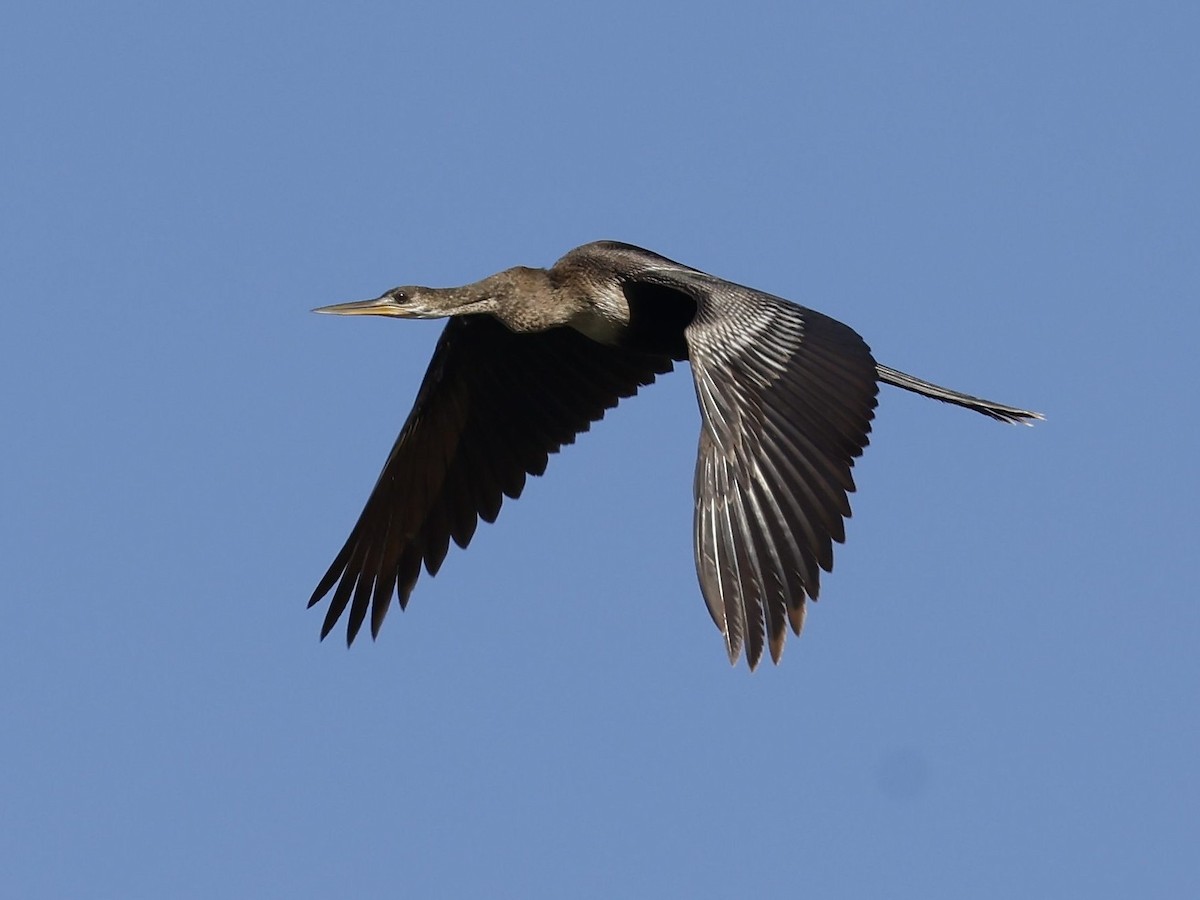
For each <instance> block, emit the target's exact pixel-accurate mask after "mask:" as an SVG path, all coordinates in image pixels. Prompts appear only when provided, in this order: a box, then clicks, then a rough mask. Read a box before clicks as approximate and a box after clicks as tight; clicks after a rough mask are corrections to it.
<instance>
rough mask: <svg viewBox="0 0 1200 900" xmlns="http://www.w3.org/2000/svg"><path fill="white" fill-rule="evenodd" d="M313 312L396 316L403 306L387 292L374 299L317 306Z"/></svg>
mask: <svg viewBox="0 0 1200 900" xmlns="http://www.w3.org/2000/svg"><path fill="white" fill-rule="evenodd" d="M313 312H315V313H327V314H328V315H331V316H398V315H403V308H402V307H401V306H400V304H399V303H397V302H396V301H395V300H393V299H392V298H391V297H389V296H388V295H387V294H384V295H383V296H382V297H376V298H375V299H374V300H355V301H353V302H351V303H334V304H333V305H332V306H318V307H317V308H316V309H314V310H313Z"/></svg>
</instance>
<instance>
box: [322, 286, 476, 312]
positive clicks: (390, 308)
mask: <svg viewBox="0 0 1200 900" xmlns="http://www.w3.org/2000/svg"><path fill="white" fill-rule="evenodd" d="M438 293H439V292H438V291H435V290H433V289H431V288H425V287H419V286H417V285H405V286H403V287H396V288H392V289H391V290H390V291H387V292H385V293H383V294H381V295H380V296H378V297H376V298H375V299H374V300H355V301H353V302H351V303H335V304H333V305H332V306H319V307H317V308H316V309H314V310H313V312H319V313H328V314H329V315H334V316H394V317H396V318H400V319H438V318H441V317H442V316H445V315H449V314H450V313H451V312H452V311H453V310H447V309H446V308H445V305H444V304H441V303H438V302H436V301H437V300H440V299H441V298H440V297H439V296H438Z"/></svg>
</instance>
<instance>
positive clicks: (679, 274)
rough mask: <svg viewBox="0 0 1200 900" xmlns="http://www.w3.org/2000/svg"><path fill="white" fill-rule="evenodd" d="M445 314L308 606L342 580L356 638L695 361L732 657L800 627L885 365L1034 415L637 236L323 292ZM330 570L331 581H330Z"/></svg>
mask: <svg viewBox="0 0 1200 900" xmlns="http://www.w3.org/2000/svg"><path fill="white" fill-rule="evenodd" d="M317 312H322V313H336V314H338V315H379V316H396V317H399V318H410V319H432V318H449V319H450V321H449V323H448V324H447V325H446V328H445V330H444V331H443V332H442V335H441V338H440V340H439V341H438V344H437V349H436V350H435V351H434V354H433V360H432V361H431V362H430V364H429V370H428V372H427V373H426V374H425V380H424V381H423V382H422V384H421V388H420V390H419V391H418V393H417V399H416V403H415V404H414V406H413V409H412V412H411V413H409V416H408V421H407V422H405V424H404V428H403V429H402V430H401V432H400V436H399V437H398V438H397V439H396V443H395V445H394V446H393V447H392V452H391V453H390V454H389V456H388V458H387V462H386V463H384V466H383V472H382V473H381V474H380V476H379V480H378V482H377V483H376V485H375V488H374V490H373V491H372V492H371V496H370V498H369V499H368V500H367V504H366V507H365V508H364V509H363V511H362V515H360V516H359V518H358V522H357V523H356V524H355V526H354V529H353V531H351V533H350V537H349V539H348V540H347V541H346V545H345V546H344V547H343V548H342V550H341V552H340V553H339V554H338V556H337V559H335V560H334V562H333V565H332V566H330V567H329V571H328V572H327V573H326V574H325V577H324V578H322V579H321V583H320V584H319V585H318V586H317V589H316V591H315V592H314V593H313V596H312V599H311V600H310V601H309V606H312V605H314V604H316V603H317V602H318V601H320V600H321V598H322V597H324V596H325V595H326V594H328V593H329V592H330V591H331V590H333V599H332V601H331V603H330V605H329V610H328V612H327V614H326V616H325V622H324V625H323V627H322V629H321V636H322V637H325V636H326V635H327V634H328V633H329V632H330V631H331V630H332V629H333V627H334V625H335V624H336V623H337V621H338V619H339V618H340V617H341V616H342V614H343V613H344V612H345V611H346V609H347V607H349V610H350V615H349V619H348V623H347V629H346V639H347V643H349V642H352V641H353V640H354V638H355V635H357V634H358V631H359V629H360V628H361V626H362V624H363V621H364V620H365V619H366V616H367V612H368V610H369V611H370V613H371V633H372V635H376V634H378V632H379V627H380V625H381V624H382V623H383V618H384V615H385V614H386V613H387V610H388V607H389V606H390V605H391V602H392V597H393V595H395V596H396V597H397V598H398V599H399V602H400V606H401V608H404V607H405V606H406V605H407V604H408V599H409V596H410V595H411V593H412V590H413V587H414V585H416V583H417V578H418V576H419V574H420V570H421V566H422V563H423V564H424V566H425V568H426V569H427V570H428V571H429V574H430V575H435V574H437V571H438V569H439V567H440V566H441V564H442V561H443V559H445V556H446V551H447V549H448V547H449V543H450V539H451V538H453V539H454V542H455V543H456V544H458V545H459V546H460V547H466V546H467V544H468V542H470V540H471V536H472V535H473V534H474V532H475V527H476V524H477V522H478V520H479V519H483V520H484V521H486V522H492V521H494V520H495V519H496V516H497V515H498V514H499V512H500V505H501V503H502V500H503V497H504V496H508V497H512V498H514V499H515V498H516V497H518V496H520V494H521V490H522V488H523V487H524V485H525V478H526V475H541V474H542V473H543V472H544V471H545V469H546V462H547V455H548V454H550V453H554V452H555V451H557V450H559V449H560V448H561V447H562V446H563V445H564V444H570V443H571V442H573V441H574V440H575V436H576V435H577V434H579V433H580V432H582V431H586V430H587V429H588V427H589V426H590V424H591V423H592V422H594V421H596V420H598V419H600V418H601V417H602V416H603V415H604V411H605V410H607V409H609V408H610V407H613V406H615V405H616V404H617V402H618V401H619V400H620V399H621V398H622V397H629V396H632V395H633V394H634V393H636V392H637V390H638V388H639V387H641V386H642V385H646V384H650V383H651V382H652V381H654V378H655V376H657V375H660V374H662V373H664V372H668V371H670V369H671V368H672V366H673V364H674V363H675V362H676V361H679V360H684V359H686V360H688V361H689V362H690V363H691V368H692V375H693V377H694V378H695V382H696V396H697V397H698V399H699V402H700V412H701V415H702V418H703V424H702V426H701V429H700V451H699V458H698V459H697V462H696V476H695V495H696V513H695V551H696V570H697V572H698V574H699V578H700V588H701V591H702V592H703V594H704V600H705V602H706V603H707V604H708V610H709V612H710V613H711V614H712V617H713V621H714V622H716V624H717V627H718V628H719V629H720V630H721V632H722V634H724V636H725V645H726V648H727V649H728V651H729V658H730V661H731V662H734V663H736V662H737V659H738V656H739V654H740V653H741V650H742V647H743V646H745V651H746V660H747V662H748V663H749V665H750V667H751V668H753V667H754V666H755V665H757V664H758V662H759V660H760V659H761V658H762V652H763V647H764V645H765V646H767V647H769V648H770V652H771V658H772V659H773V660H774V661H776V662H778V661H779V656H780V654H781V653H782V652H783V643H784V638H785V637H786V631H787V626H788V625H790V626H791V628H792V631H794V632H795V633H796V634H799V633H800V629H801V626H802V625H803V623H804V604H805V600H806V598H808V597H811V598H813V599H814V600H815V599H816V597H817V591H818V587H819V578H820V570H821V569H824V570H825V571H827V572H828V571H830V570H831V568H832V566H833V542H834V541H838V542H841V541H843V540H845V531H844V528H843V523H842V520H843V519H844V518H846V517H848V516H849V515H850V504H849V500H848V498H847V494H848V493H849V492H851V491H853V490H854V481H853V479H852V478H851V473H850V469H851V467H852V466H853V465H854V460H855V458H856V457H858V456H859V455H861V454H862V452H863V448H864V447H866V445H867V433H868V432H869V431H870V428H871V418H872V416H873V415H874V408H875V402H876V400H875V395H876V393H877V391H878V383H879V382H884V383H886V384H891V385H895V386H896V387H901V388H904V389H905V390H909V391H913V392H915V393H918V394H922V395H924V396H926V397H932V398H934V399H936V400H942V401H945V402H947V403H953V404H956V405H958V406H964V407H966V408H967V409H973V410H975V411H976V412H980V413H983V414H984V415H986V416H990V417H992V418H993V419H999V420H1000V421H1002V422H1026V423H1028V422H1029V421H1030V420H1033V419H1040V418H1041V416H1040V415H1039V414H1038V413H1034V412H1030V411H1028V410H1024V409H1017V408H1015V407H1012V406H1004V405H1002V404H999V403H993V402H991V401H990V400H982V399H980V398H978V397H972V396H969V395H967V394H962V393H959V392H958V391H952V390H950V389H948V388H943V387H938V386H937V385H935V384H930V383H929V382H927V381H922V380H921V379H919V378H914V377H913V376H911V375H906V374H904V373H903V372H899V371H897V370H895V369H890V368H888V367H887V366H883V365H879V364H877V363H876V362H875V360H874V358H873V357H872V356H871V351H870V349H869V348H868V347H867V345H866V343H865V342H864V341H863V339H862V338H860V337H859V336H858V334H856V333H855V332H854V331H853V330H852V329H850V328H848V327H847V326H845V325H843V324H841V323H840V322H837V321H835V320H833V319H831V318H829V317H828V316H824V315H821V314H820V313H818V312H814V311H813V310H810V309H806V308H804V307H802V306H797V305H796V304H794V303H791V302H789V301H787V300H784V299H782V298H780V297H775V296H772V295H771V294H766V293H763V292H762V291H756V290H754V289H752V288H748V287H744V286H743V285H739V284H734V283H732V282H729V281H723V280H722V279H720V278H715V277H713V276H712V275H708V274H705V273H704V272H700V271H698V270H696V269H692V268H689V267H687V266H684V265H680V264H679V263H676V262H672V261H671V260H669V259H666V258H665V257H662V256H659V255H658V254H656V253H651V252H650V251H648V250H643V249H640V248H638V247H634V246H631V245H629V244H621V243H616V242H611V241H600V242H597V243H592V244H585V245H584V246H582V247H577V248H576V249H574V250H572V251H570V252H569V253H568V254H567V255H566V256H564V257H563V258H562V259H560V260H559V261H558V262H556V263H555V264H554V265H553V266H552V267H550V268H549V269H531V268H524V267H518V268H514V269H507V270H505V271H503V272H499V273H497V274H495V275H492V276H490V277H488V278H485V279H483V280H482V281H477V282H475V283H474V284H468V285H465V286H463V287H456V288H428V287H398V288H394V289H392V290H390V291H388V292H387V293H385V294H384V295H382V296H381V297H379V298H378V299H375V300H366V301H362V302H357V303H342V304H338V305H336V306H326V307H322V308H320V309H318V310H317ZM335 588H336V590H335Z"/></svg>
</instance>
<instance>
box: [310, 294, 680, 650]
mask: <svg viewBox="0 0 1200 900" xmlns="http://www.w3.org/2000/svg"><path fill="white" fill-rule="evenodd" d="M671 367H672V362H671V360H670V358H668V357H667V356H662V355H655V354H647V353H638V352H633V351H629V350H623V349H620V348H614V347H609V346H605V345H602V344H598V343H596V342H595V341H592V340H591V339H589V338H587V337H584V336H583V335H582V334H579V333H578V332H576V331H574V330H572V329H570V328H555V329H551V330H549V331H542V332H537V333H531V334H516V333H514V332H511V331H509V330H508V329H507V328H506V327H505V326H504V325H503V324H501V323H500V322H499V321H498V320H496V319H494V318H492V317H491V316H488V315H475V316H462V317H459V318H455V319H451V321H450V322H449V323H448V324H447V325H446V328H445V330H444V331H443V332H442V336H441V338H440V340H439V341H438V344H437V349H436V350H435V351H434V354H433V360H432V361H431V362H430V364H429V370H428V371H427V372H426V373H425V380H424V382H422V384H421V389H420V391H419V393H418V394H417V400H416V403H415V404H414V406H413V409H412V412H411V413H409V416H408V421H407V422H405V424H404V428H403V429H402V430H401V432H400V436H399V437H398V438H397V439H396V443H395V445H394V446H393V447H392V452H391V454H390V455H389V456H388V459H387V462H386V463H385V464H384V467H383V471H382V473H381V474H380V476H379V480H378V482H376V484H375V488H374V490H372V491H371V496H370V498H369V499H368V500H367V505H366V507H365V508H364V509H363V511H362V514H361V515H360V516H359V517H358V522H357V523H356V524H355V526H354V529H353V530H352V531H351V532H350V537H349V539H348V540H347V541H346V545H345V546H344V547H343V548H342V550H341V552H340V553H339V554H338V555H337V558H336V559H335V560H334V561H333V565H331V566H330V567H329V571H328V572H326V573H325V577H324V578H322V579H321V583H320V584H319V585H317V589H316V591H314V592H313V596H312V599H311V600H310V601H309V603H308V605H309V606H313V605H314V604H316V603H318V602H319V601H320V600H321V598H322V597H324V596H325V595H326V594H328V593H329V592H330V591H331V590H333V599H332V601H331V602H330V604H329V610H328V612H327V613H326V615H325V622H324V625H323V626H322V628H321V637H322V638H324V637H325V636H326V635H327V634H329V632H330V631H331V630H332V629H333V627H334V625H335V624H336V623H337V621H338V619H339V618H340V617H341V615H342V613H343V612H345V611H346V607H347V606H349V608H350V616H349V619H348V621H347V627H346V641H347V643H350V642H352V641H353V640H354V638H355V636H356V635H357V634H358V631H359V629H360V628H361V627H362V623H363V621H364V619H365V618H366V614H367V610H368V608H370V611H371V633H372V635H377V634H378V633H379V627H380V625H382V623H383V618H384V616H385V615H386V614H387V610H388V607H389V606H390V605H391V600H392V596H393V594H395V595H396V596H397V597H398V598H399V601H400V606H401V608H403V607H405V606H406V605H407V604H408V598H409V596H410V595H411V593H412V590H413V587H414V586H415V585H416V583H417V578H418V576H419V575H420V571H421V564H422V562H424V564H425V568H426V569H427V570H428V571H429V574H430V575H436V574H437V571H438V569H439V567H440V566H441V564H442V561H443V560H444V559H445V557H446V552H447V550H448V548H449V544H450V539H451V538H453V539H454V542H455V543H456V544H458V545H459V546H460V547H466V546H467V544H468V542H469V541H470V540H471V537H472V536H473V535H474V533H475V527H476V524H477V523H478V520H479V519H483V520H484V521H485V522H493V521H495V519H496V516H497V515H499V513H500V505H501V503H502V502H503V498H504V496H508V497H512V498H514V499H515V498H517V497H519V496H520V494H521V491H522V489H523V488H524V486H525V477H526V475H541V474H542V473H543V472H544V471H545V469H546V463H547V457H548V454H550V453H554V452H555V451H557V450H559V449H560V448H561V447H562V446H563V445H565V444H570V443H572V442H573V441H574V440H575V436H576V435H577V434H579V433H580V432H582V431H586V430H587V429H588V427H589V426H590V424H591V423H592V422H595V421H597V420H598V419H600V418H601V417H602V416H603V415H604V412H605V410H607V409H610V408H611V407H613V406H615V405H616V404H617V402H618V401H619V400H620V399H621V398H622V397H629V396H632V395H633V394H635V393H636V392H637V389H638V388H639V387H641V386H642V385H646V384H650V383H651V382H652V381H654V378H655V376H656V375H658V374H661V373H663V372H668V371H670V369H671ZM335 586H336V590H334V588H335Z"/></svg>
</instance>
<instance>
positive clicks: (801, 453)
mask: <svg viewBox="0 0 1200 900" xmlns="http://www.w3.org/2000/svg"><path fill="white" fill-rule="evenodd" d="M658 277H661V278H663V279H664V280H668V279H669V281H670V282H671V283H672V284H674V285H675V286H676V287H678V288H679V289H680V290H684V291H687V292H688V293H689V294H690V295H691V296H692V297H693V298H694V299H695V300H696V303H697V312H696V316H695V318H694V319H693V321H692V323H691V325H689V326H688V328H687V330H686V336H687V343H688V350H689V358H690V359H691V363H692V373H693V375H694V377H695V380H696V394H697V396H698V397H699V400H700V410H701V413H702V415H703V419H704V423H703V426H702V428H701V433H700V452H699V458H698V459H697V462H696V481H695V492H696V522H695V525H696V536H695V538H696V543H695V547H696V568H697V570H698V573H699V576H700V587H701V590H702V591H703V593H704V599H705V602H706V603H707V604H708V609H709V612H710V613H711V614H712V617H713V621H715V622H716V623H717V627H718V628H720V629H721V631H722V632H723V633H724V635H725V642H726V647H727V649H728V650H729V658H730V661H731V662H736V661H737V658H738V655H739V654H740V652H741V648H742V644H743V641H744V642H745V647H746V659H747V662H748V663H749V664H750V667H751V668H753V667H754V666H755V665H757V664H758V662H759V660H760V659H761V658H762V652H763V644H764V636H765V637H766V640H767V641H768V643H769V646H770V650H771V658H772V659H773V660H775V661H776V662H778V661H779V656H780V654H781V653H782V652H783V642H784V639H785V637H786V624H787V622H788V621H790V623H791V626H792V630H793V631H795V632H796V633H797V634H799V633H800V628H801V626H802V624H803V622H804V601H805V597H806V596H807V597H812V598H813V599H816V596H817V591H818V589H819V578H820V569H824V570H825V571H827V572H828V571H830V569H831V568H832V566H833V547H832V541H838V542H841V541H843V540H844V539H845V530H844V528H843V523H842V520H843V518H845V517H848V516H849V515H850V503H849V499H848V497H847V494H848V493H849V492H851V491H853V490H854V480H853V478H852V477H851V474H850V469H851V467H852V466H853V464H854V460H855V458H856V457H858V456H860V455H861V454H862V451H863V448H864V447H866V445H867V434H868V432H869V431H870V428H871V419H872V417H873V415H874V408H875V395H876V392H877V390H878V388H877V385H876V380H875V379H876V370H875V360H874V359H873V358H872V357H871V351H870V349H869V348H868V347H867V345H866V343H864V342H863V340H862V338H860V337H859V336H858V335H857V334H856V333H855V332H854V331H853V330H852V329H850V328H848V327H847V326H845V325H843V324H841V323H840V322H837V321H834V320H833V319H830V318H829V317H827V316H823V315H821V314H820V313H817V312H813V311H812V310H809V309H805V308H803V307H800V306H796V305H795V304H793V303H789V302H788V301H786V300H783V299H781V298H779V297H773V296H771V295H770V294H764V293H761V292H759V291H754V290H752V289H750V288H745V287H741V286H740V285H735V284H731V283H729V282H725V281H721V280H720V279H716V278H713V277H711V276H707V275H697V274H694V273H670V274H667V275H660V276H658Z"/></svg>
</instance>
